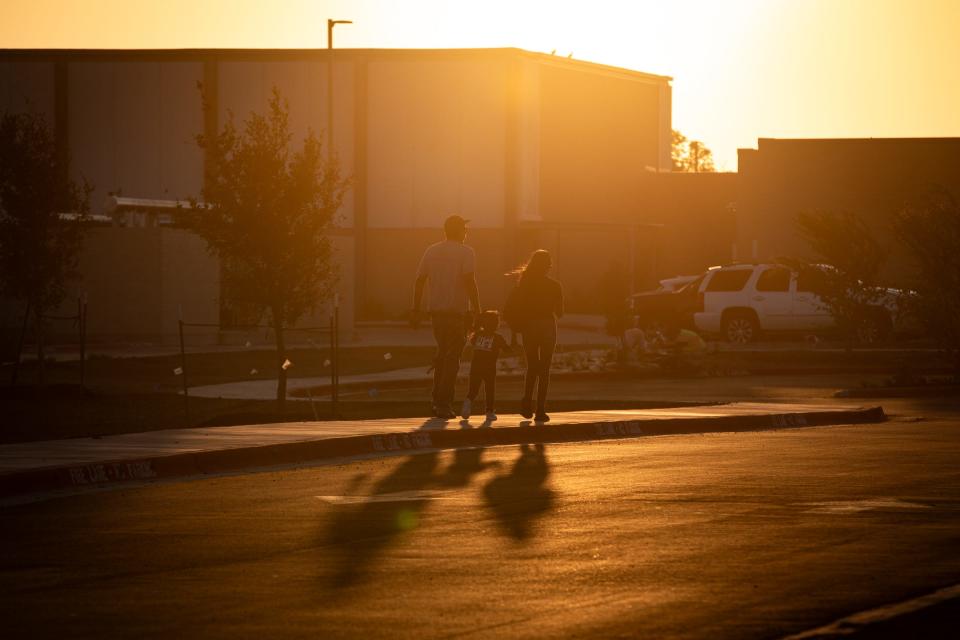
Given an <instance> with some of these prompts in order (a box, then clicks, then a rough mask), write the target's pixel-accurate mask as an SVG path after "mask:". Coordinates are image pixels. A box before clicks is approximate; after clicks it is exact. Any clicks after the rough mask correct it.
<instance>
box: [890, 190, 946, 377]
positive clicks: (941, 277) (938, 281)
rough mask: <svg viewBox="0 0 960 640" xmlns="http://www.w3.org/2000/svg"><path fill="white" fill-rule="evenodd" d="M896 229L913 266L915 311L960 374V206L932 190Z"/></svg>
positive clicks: (908, 210)
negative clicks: (949, 356) (952, 360)
mask: <svg viewBox="0 0 960 640" xmlns="http://www.w3.org/2000/svg"><path fill="white" fill-rule="evenodd" d="M894 229H895V231H896V233H897V236H898V237H899V238H900V239H901V240H902V241H903V243H904V245H905V246H906V248H907V250H908V252H909V255H910V258H911V262H912V264H913V273H912V274H911V275H912V278H911V280H912V282H911V285H912V287H913V290H914V291H915V292H916V295H915V296H912V297H911V298H910V303H911V304H910V307H911V309H910V310H911V311H913V312H914V313H915V314H916V317H917V318H918V319H919V320H920V321H921V322H922V323H923V325H924V326H925V327H926V329H927V331H928V333H929V335H930V336H931V337H932V338H934V339H935V340H937V342H938V343H939V344H940V345H941V346H943V347H944V348H946V349H947V350H948V351H949V352H951V353H952V355H953V357H954V363H955V365H956V367H957V370H958V371H960V251H958V247H960V206H958V204H957V201H956V199H955V198H954V197H953V195H951V194H950V193H949V192H947V191H945V190H942V189H939V190H935V191H932V192H931V193H929V194H927V195H926V196H925V197H923V198H921V199H920V200H919V201H917V202H914V203H913V204H911V205H910V206H908V207H906V208H905V209H904V210H903V211H901V212H900V213H899V214H898V215H897V216H896V217H895V218H894Z"/></svg>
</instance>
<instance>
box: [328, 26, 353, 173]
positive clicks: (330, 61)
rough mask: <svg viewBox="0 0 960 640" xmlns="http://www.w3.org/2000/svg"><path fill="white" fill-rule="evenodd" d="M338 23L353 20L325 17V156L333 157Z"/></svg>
mask: <svg viewBox="0 0 960 640" xmlns="http://www.w3.org/2000/svg"><path fill="white" fill-rule="evenodd" d="M338 24H353V20H331V19H329V18H327V49H328V51H329V54H328V55H327V158H332V157H333V28H334V27H335V26H337V25H338Z"/></svg>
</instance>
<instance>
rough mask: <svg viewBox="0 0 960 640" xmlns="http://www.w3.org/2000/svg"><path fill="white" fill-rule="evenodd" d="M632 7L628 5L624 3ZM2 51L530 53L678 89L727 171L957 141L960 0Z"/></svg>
mask: <svg viewBox="0 0 960 640" xmlns="http://www.w3.org/2000/svg"><path fill="white" fill-rule="evenodd" d="M625 5H626V6H625ZM5 10H6V13H7V19H6V20H5V21H4V22H2V23H0V47H3V48H106V49H112V48H118V49H120V48H138V49H149V48H192V47H196V48H226V47H235V48H309V47H325V46H326V44H327V43H326V19H327V18H335V19H349V20H353V21H354V24H351V25H342V26H339V27H337V31H336V35H335V44H336V46H337V47H338V48H472V47H518V48H522V49H528V50H531V51H541V52H547V53H549V52H550V51H553V50H556V54H557V55H558V56H566V55H568V54H570V53H572V54H573V57H575V58H576V59H578V60H586V61H589V62H598V63H601V64H608V65H613V66H619V67H624V68H628V69H633V70H637V71H645V72H649V73H657V74H661V75H667V76H671V77H673V78H674V81H673V86H674V96H673V124H674V128H676V129H679V130H680V131H682V132H683V133H684V134H685V135H686V136H687V137H688V138H692V139H699V140H702V141H704V142H705V143H706V144H707V146H708V147H710V148H711V149H712V150H713V152H714V154H715V156H716V158H717V165H718V168H720V169H724V170H735V169H736V149H737V148H738V147H754V146H755V145H756V140H757V138H760V137H784V138H836V137H952V136H960V108H958V106H960V39H958V38H956V37H955V35H954V33H953V30H954V28H955V26H956V25H957V24H960V2H953V1H951V0H922V1H920V2H915V3H911V4H910V5H907V4H906V3H902V2H897V1H896V0H832V1H831V0H809V1H807V2H799V1H789V0H778V1H776V2H771V1H770V0H728V1H727V2H723V3H721V2H709V1H704V0H680V1H677V2H671V3H662V2H652V1H649V0H644V1H641V2H633V3H629V5H627V4H626V3H621V2H616V1H613V0H600V1H594V2H591V3H589V4H588V3H586V2H583V1H582V0H566V1H562V2H561V1H555V2H542V1H539V0H538V1H528V2H512V3H511V2H506V1H504V0H487V1H486V2H483V3H479V2H474V1H467V0H464V1H462V2H443V1H442V0H416V1H414V0H408V1H406V2H403V3H399V2H389V1H387V0H352V1H351V0H327V1H324V2H316V1H314V2H311V1H308V0H286V1H283V2H275V3H271V6H267V5H266V3H262V2H258V1H256V0H229V1H228V0H205V1H204V0H192V1H188V0H168V1H167V2H165V3H162V4H161V3H155V2H147V1H140V2H132V1H129V0H127V1H122V0H86V1H84V2H80V1H77V0H65V1H62V2H58V1H56V0H32V1H31V2H17V3H15V4H13V6H10V7H5Z"/></svg>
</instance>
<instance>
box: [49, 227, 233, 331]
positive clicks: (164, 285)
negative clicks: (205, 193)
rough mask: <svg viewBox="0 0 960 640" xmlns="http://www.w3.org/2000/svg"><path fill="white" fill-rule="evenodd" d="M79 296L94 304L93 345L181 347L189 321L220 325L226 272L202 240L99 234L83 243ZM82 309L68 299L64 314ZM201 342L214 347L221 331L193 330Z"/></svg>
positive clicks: (161, 233)
mask: <svg viewBox="0 0 960 640" xmlns="http://www.w3.org/2000/svg"><path fill="white" fill-rule="evenodd" d="M79 274H80V277H79V279H78V280H77V281H76V282H75V283H73V285H72V286H73V287H75V291H76V294H77V295H86V297H87V301H88V311H87V313H88V316H87V330H88V335H89V336H90V339H91V340H94V341H103V340H143V341H152V340H157V339H162V340H163V341H165V342H175V341H176V340H177V329H178V327H177V320H178V316H179V313H180V310H181V309H182V312H183V319H184V320H185V321H186V322H198V323H206V322H211V321H212V322H216V318H217V316H218V314H219V300H218V296H219V267H218V266H217V261H216V260H215V259H214V258H212V257H210V256H209V255H208V254H207V252H206V250H205V244H204V243H203V241H201V240H200V239H199V238H197V237H196V236H195V235H193V234H190V233H187V232H185V231H181V230H176V229H163V228H146V229H122V228H112V227H104V228H93V229H90V230H88V232H87V234H86V235H85V237H84V244H83V250H82V252H81V254H80V264H79ZM75 309H76V296H75V295H68V296H67V299H66V300H65V301H64V308H63V311H64V312H66V313H72V312H73V311H74V310H75ZM186 333H187V334H188V335H189V336H190V337H191V338H192V339H194V340H198V341H202V342H215V341H216V331H212V330H210V329H200V328H197V329H188V330H187V331H186Z"/></svg>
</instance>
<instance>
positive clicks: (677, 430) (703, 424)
mask: <svg viewBox="0 0 960 640" xmlns="http://www.w3.org/2000/svg"><path fill="white" fill-rule="evenodd" d="M885 419H886V414H885V413H884V411H883V407H879V406H878V407H872V408H867V409H855V410H850V409H844V410H830V411H805V412H785V413H769V414H753V415H725V416H711V417H696V418H655V419H650V418H644V419H635V420H604V421H595V422H582V423H572V424H558V425H534V424H533V423H532V422H527V421H524V422H521V423H520V425H519V426H516V427H497V428H483V427H479V428H471V429H436V430H434V429H421V430H417V431H410V432H406V433H391V434H378V435H358V436H346V437H338V438H325V439H318V440H308V441H299V442H289V443H284V444H275V445H266V446H252V447H240V448H235V449H222V450H211V451H199V452H191V453H179V454H173V455H167V456H153V457H145V458H142V459H136V460H124V461H118V462H111V461H105V462H100V463H95V464H86V465H80V466H64V467H50V468H44V469H31V470H26V471H17V472H12V473H6V474H3V475H0V498H10V497H14V496H20V495H24V494H31V493H43V492H50V491H57V490H63V489H76V488H89V487H102V486H110V485H115V484H120V483H124V482H138V481H144V480H155V479H163V478H176V477H186V476H197V475H205V474H213V473H224V472H230V471H240V470H243V469H250V468H256V467H271V466H277V465H287V464H297V463H307V462H317V461H321V460H330V459H335V458H344V457H349V456H358V455H370V454H378V453H384V454H387V453H403V452H410V453H414V452H417V451H423V450H428V449H453V448H460V447H472V446H496V445H509V444H525V443H549V442H575V441H589V440H606V439H615V438H632V437H637V436H653V435H675V434H687V433H713V432H725V431H726V432H736V431H758V430H766V429H783V428H791V427H812V426H825V425H831V424H859V423H871V422H882V421H884V420H885Z"/></svg>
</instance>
